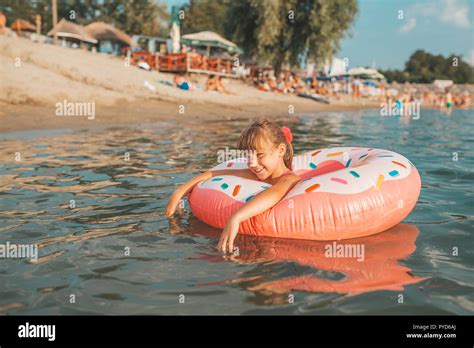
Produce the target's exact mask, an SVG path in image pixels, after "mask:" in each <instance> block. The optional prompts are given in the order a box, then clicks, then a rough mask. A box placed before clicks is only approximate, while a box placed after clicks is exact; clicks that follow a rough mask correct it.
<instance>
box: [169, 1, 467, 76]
mask: <svg viewBox="0 0 474 348" xmlns="http://www.w3.org/2000/svg"><path fill="white" fill-rule="evenodd" d="M236 1H238V0H236ZM328 1H330V0H328ZM164 2H165V3H167V4H168V7H169V8H170V9H171V6H172V5H175V4H176V5H180V4H184V3H187V2H188V1H187V0H168V1H164ZM358 3H359V13H358V16H357V18H356V21H355V24H354V25H353V26H352V28H351V30H350V31H351V32H352V37H345V38H344V39H343V40H342V41H341V45H340V46H341V49H340V50H339V52H338V53H337V54H336V56H337V57H339V58H348V60H349V66H350V67H354V66H372V65H373V64H374V63H375V66H376V67H377V68H380V69H402V68H403V67H404V64H405V62H406V61H407V60H408V58H409V57H410V55H411V54H412V53H413V52H414V51H415V50H417V49H424V50H425V51H428V52H430V53H433V54H442V55H444V56H447V55H450V54H451V53H454V54H456V55H463V57H464V60H466V61H468V62H470V63H471V65H473V66H474V8H473V7H474V0H358ZM399 11H403V14H402V16H403V18H401V19H399V18H398V17H399V16H400V15H401V14H400V12H399Z"/></svg>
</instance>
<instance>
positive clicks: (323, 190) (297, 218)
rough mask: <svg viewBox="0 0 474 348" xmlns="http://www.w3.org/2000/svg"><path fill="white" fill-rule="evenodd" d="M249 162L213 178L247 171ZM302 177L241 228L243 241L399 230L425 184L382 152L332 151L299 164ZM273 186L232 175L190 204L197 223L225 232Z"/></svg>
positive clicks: (402, 161)
mask: <svg viewBox="0 0 474 348" xmlns="http://www.w3.org/2000/svg"><path fill="white" fill-rule="evenodd" d="M244 168H247V164H246V160H245V159H242V158H239V159H235V160H232V161H228V162H224V163H221V164H219V165H217V166H216V167H214V168H212V169H211V170H221V169H244ZM293 172H294V173H295V174H297V175H299V176H300V177H301V181H300V182H298V183H297V184H296V185H295V186H294V187H293V189H291V190H290V191H289V192H288V193H287V195H286V196H285V197H284V198H283V199H282V200H281V201H280V202H278V204H276V205H275V206H274V207H272V208H271V209H268V210H266V211H265V212H263V213H261V214H259V215H256V216H254V217H252V218H250V219H248V220H245V221H243V222H241V224H240V228H239V233H243V234H250V235H255V236H268V237H275V238H290V239H309V240H340V239H349V238H357V237H365V236H369V235H373V234H376V233H379V232H382V231H385V230H387V229H389V228H390V227H392V226H395V225H396V224H398V223H399V222H400V221H402V220H403V219H404V218H405V217H406V216H407V215H408V214H409V213H410V212H411V211H412V210H413V208H414V207H415V205H416V202H417V200H418V196H419V194H420V189H421V180H420V175H419V174H418V171H417V170H416V168H415V166H414V165H413V163H411V162H410V161H409V160H408V159H406V158H405V157H403V156H402V155H400V154H398V153H395V152H393V151H388V150H382V149H367V148H354V147H332V148H325V149H319V150H314V151H310V152H306V153H303V154H301V155H299V156H295V157H294V158H293ZM270 186H271V185H270V184H267V183H264V182H261V181H256V180H250V179H245V178H241V177H237V176H233V175H223V176H218V177H213V178H212V179H209V180H205V181H202V182H200V183H199V184H197V185H196V186H195V187H194V188H193V190H192V191H191V194H190V196H189V205H190V207H191V210H192V211H193V213H194V215H195V216H196V217H197V218H198V219H200V220H202V221H203V222H205V223H207V224H208V225H211V226H214V227H217V228H220V229H222V228H224V227H225V225H226V222H227V220H228V218H229V217H230V215H231V214H232V213H234V212H235V211H237V210H238V209H239V208H240V207H242V206H243V205H244V204H245V203H246V202H248V201H250V200H251V199H252V198H253V197H255V195H257V194H258V193H260V192H262V191H263V190H266V189H267V188H269V187H270Z"/></svg>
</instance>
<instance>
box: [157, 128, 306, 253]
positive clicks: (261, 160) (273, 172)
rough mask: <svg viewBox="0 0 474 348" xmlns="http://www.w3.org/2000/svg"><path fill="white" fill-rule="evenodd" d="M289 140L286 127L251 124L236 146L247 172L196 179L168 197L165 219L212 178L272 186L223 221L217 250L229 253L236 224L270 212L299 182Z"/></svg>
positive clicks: (216, 173) (227, 171) (218, 172)
mask: <svg viewBox="0 0 474 348" xmlns="http://www.w3.org/2000/svg"><path fill="white" fill-rule="evenodd" d="M292 140H293V135H292V134H291V131H290V129H289V128H288V127H281V128H280V127H278V126H277V125H275V124H274V123H271V122H269V121H268V120H266V119H262V120H259V121H257V122H254V123H252V124H251V125H250V126H249V127H248V128H247V129H245V130H244V131H243V132H242V134H241V135H240V139H239V142H238V148H239V150H244V151H245V152H246V154H247V167H248V168H247V169H238V170H237V169H234V170H230V169H224V170H214V171H207V172H205V173H202V174H200V175H198V176H196V177H195V178H193V179H191V180H190V181H188V182H187V183H185V184H183V185H181V186H180V187H179V188H178V189H177V190H176V191H175V192H174V193H173V194H172V195H171V197H170V199H169V202H168V206H167V207H166V216H168V217H171V216H172V215H173V214H174V213H175V211H176V208H177V206H178V204H179V203H180V201H181V199H182V198H183V197H184V196H185V195H187V194H188V193H190V192H191V190H192V189H193V187H194V186H195V185H196V184H198V183H199V182H201V181H204V180H207V179H210V178H213V177H216V176H221V175H234V176H239V177H242V178H246V179H251V180H258V181H262V182H265V183H267V184H270V185H272V186H270V187H269V188H268V189H266V190H265V191H262V192H260V193H259V194H258V195H256V196H255V197H254V198H253V199H252V200H250V201H249V202H248V203H246V204H245V205H244V206H242V207H241V208H240V209H239V210H237V211H236V212H234V213H233V214H232V215H231V217H230V218H229V220H228V221H227V224H226V226H225V228H224V230H223V231H222V234H221V237H220V239H219V243H218V245H217V248H218V249H219V250H221V251H222V252H225V251H228V252H232V251H233V250H234V240H235V237H236V236H237V233H238V232H239V225H240V223H241V222H242V221H245V220H247V219H249V218H251V217H253V216H255V215H258V214H260V213H263V212H264V211H266V210H267V209H270V208H272V207H273V206H274V205H276V204H277V203H278V202H279V201H280V200H281V199H282V198H283V197H284V196H285V195H286V194H287V193H288V191H290V190H291V189H292V188H293V187H294V186H295V185H296V183H297V182H298V181H300V180H301V178H300V177H299V176H298V175H296V174H294V173H293V172H292V170H291V167H292V161H293V146H292V145H291V142H292Z"/></svg>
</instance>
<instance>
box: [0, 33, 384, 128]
mask: <svg viewBox="0 0 474 348" xmlns="http://www.w3.org/2000/svg"><path fill="white" fill-rule="evenodd" d="M124 59H125V58H124V57H115V56H109V55H105V54H99V53H93V52H89V51H83V50H79V49H70V48H63V47H59V46H54V45H49V44H43V43H35V42H32V41H31V40H29V39H26V38H19V37H8V36H5V35H2V36H0V74H1V75H2V81H1V83H0V121H1V122H0V133H9V132H16V131H28V130H40V129H41V130H45V129H61V128H62V129H66V128H71V129H77V128H87V129H93V128H95V127H100V128H103V127H104V126H105V127H107V126H110V127H114V126H122V125H140V124H151V123H154V122H160V121H175V122H183V123H185V122H184V121H187V120H194V121H196V120H197V121H199V120H203V121H219V120H229V119H236V118H248V119H249V120H250V119H256V118H259V117H266V118H269V119H275V118H279V119H281V118H284V117H288V118H292V117H296V116H298V115H302V114H314V115H315V117H317V116H316V115H318V114H319V113H321V112H331V111H354V110H360V109H370V108H378V109H380V108H381V100H380V99H377V98H353V96H351V95H347V94H340V95H339V96H338V98H336V99H333V100H332V101H331V103H330V104H323V103H319V102H316V101H314V100H311V99H307V98H302V97H298V96H297V95H295V94H292V93H288V94H279V93H274V92H265V91H260V90H258V89H257V88H256V87H254V86H252V85H249V84H247V83H245V82H244V81H242V80H238V79H226V80H225V86H226V89H227V90H228V91H229V92H230V94H220V93H217V92H206V91H205V90H204V88H203V86H204V85H205V82H206V78H207V76H206V75H196V74H193V75H191V82H192V83H193V84H194V85H195V86H197V87H198V88H196V90H194V91H184V90H181V89H178V88H176V87H174V86H173V84H172V81H173V76H174V75H173V74H169V73H162V72H158V71H151V72H150V71H145V70H142V69H139V68H137V67H136V66H130V65H128V64H126V61H125V60H124ZM68 103H69V104H71V103H72V104H74V103H75V104H87V105H88V106H92V107H93V111H94V115H83V114H74V113H73V114H74V115H67V114H66V115H65V114H64V111H61V112H60V113H59V114H60V116H58V104H59V106H61V105H63V104H64V105H66V104H68Z"/></svg>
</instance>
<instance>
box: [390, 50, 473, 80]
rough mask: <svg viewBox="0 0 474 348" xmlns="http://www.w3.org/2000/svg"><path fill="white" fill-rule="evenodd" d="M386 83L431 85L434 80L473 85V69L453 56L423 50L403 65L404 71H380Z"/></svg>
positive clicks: (459, 58) (418, 51) (415, 53)
mask: <svg viewBox="0 0 474 348" xmlns="http://www.w3.org/2000/svg"><path fill="white" fill-rule="evenodd" d="M381 73H382V74H384V75H385V77H386V78H387V81H388V82H392V81H396V82H399V83H405V82H414V83H431V82H433V81H434V80H436V79H442V80H453V82H454V83H474V68H473V67H472V66H470V65H469V64H468V63H466V62H465V61H464V60H463V59H462V57H460V56H456V55H454V54H451V55H449V56H448V57H444V56H442V55H433V54H430V53H428V52H425V51H423V50H417V51H415V52H414V53H413V54H412V55H411V56H410V58H409V59H408V61H407V62H406V63H405V69H404V70H385V71H381Z"/></svg>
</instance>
